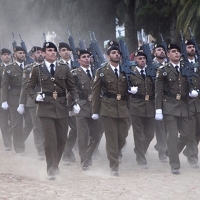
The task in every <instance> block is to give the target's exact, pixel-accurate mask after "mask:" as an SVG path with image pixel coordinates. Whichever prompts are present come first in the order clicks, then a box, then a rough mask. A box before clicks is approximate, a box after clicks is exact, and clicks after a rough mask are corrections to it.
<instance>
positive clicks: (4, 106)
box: [1, 101, 9, 110]
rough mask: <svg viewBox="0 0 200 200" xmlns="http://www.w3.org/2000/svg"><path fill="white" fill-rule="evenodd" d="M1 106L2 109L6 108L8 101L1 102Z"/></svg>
mask: <svg viewBox="0 0 200 200" xmlns="http://www.w3.org/2000/svg"><path fill="white" fill-rule="evenodd" d="M1 107H2V108H3V109H4V110H8V107H9V106H8V103H7V101H5V102H3V103H2V104H1Z"/></svg>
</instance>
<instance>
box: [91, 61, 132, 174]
mask: <svg viewBox="0 0 200 200" xmlns="http://www.w3.org/2000/svg"><path fill="white" fill-rule="evenodd" d="M127 90H128V86H127V80H126V77H125V76H124V74H123V73H121V72H119V78H117V77H116V75H115V73H114V71H113V70H112V68H111V66H110V64H109V63H107V64H106V66H105V67H103V68H100V69H99V70H97V73H96V77H95V80H94V85H93V94H92V113H93V114H100V115H101V116H102V120H103V124H104V128H105V136H106V151H107V157H108V160H109V162H110V168H111V171H118V167H119V163H118V157H119V155H120V151H121V149H122V148H123V147H124V145H125V139H126V137H127V135H128V120H129V110H128V102H127ZM101 92H103V94H102V95H103V96H102V97H100V95H101Z"/></svg>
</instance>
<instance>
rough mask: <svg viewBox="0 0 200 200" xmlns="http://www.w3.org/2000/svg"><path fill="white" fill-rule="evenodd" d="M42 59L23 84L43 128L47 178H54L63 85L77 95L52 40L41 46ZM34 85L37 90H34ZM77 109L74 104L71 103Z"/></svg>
mask: <svg viewBox="0 0 200 200" xmlns="http://www.w3.org/2000/svg"><path fill="white" fill-rule="evenodd" d="M43 51H44V56H45V60H44V63H43V64H38V65H36V66H35V67H33V69H32V72H31V76H30V79H29V80H28V83H27V85H26V91H27V93H28V95H29V96H30V97H31V98H32V99H33V100H34V101H35V102H36V103H37V115H38V116H39V118H40V121H41V124H42V128H43V132H44V150H45V156H46V162H47V178H48V179H49V180H55V175H56V174H58V173H59V169H58V165H59V162H60V159H61V157H62V153H63V150H64V147H65V143H66V130H67V126H68V124H67V116H68V109H67V107H66V89H67V90H68V91H69V92H70V93H71V95H72V99H73V100H74V101H75V102H77V101H78V96H77V91H76V86H75V84H74V81H73V77H72V75H71V73H70V69H69V67H68V66H67V65H66V64H60V63H58V62H56V59H57V57H56V54H57V47H56V46H55V44H54V43H52V42H45V43H44V46H43ZM36 85H37V86H38V88H40V92H35V87H36ZM73 111H74V112H75V113H78V112H79V111H80V107H79V105H78V104H75V105H74V106H73Z"/></svg>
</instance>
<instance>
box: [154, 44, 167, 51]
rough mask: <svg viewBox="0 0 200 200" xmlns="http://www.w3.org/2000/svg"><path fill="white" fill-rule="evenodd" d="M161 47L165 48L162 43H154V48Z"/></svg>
mask: <svg viewBox="0 0 200 200" xmlns="http://www.w3.org/2000/svg"><path fill="white" fill-rule="evenodd" d="M157 48H162V49H164V50H165V47H164V46H163V45H162V44H155V46H154V49H157Z"/></svg>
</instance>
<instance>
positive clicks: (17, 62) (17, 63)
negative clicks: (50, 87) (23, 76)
mask: <svg viewBox="0 0 200 200" xmlns="http://www.w3.org/2000/svg"><path fill="white" fill-rule="evenodd" d="M15 62H16V63H17V64H18V65H19V66H20V65H22V68H24V62H22V63H20V62H17V61H15Z"/></svg>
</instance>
